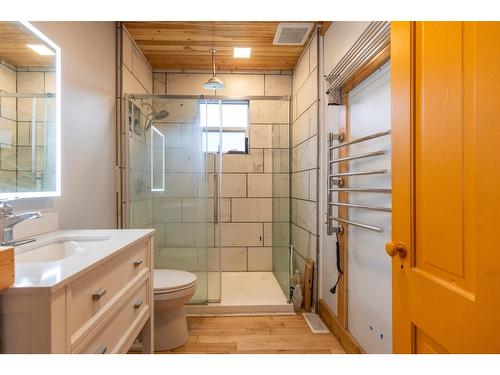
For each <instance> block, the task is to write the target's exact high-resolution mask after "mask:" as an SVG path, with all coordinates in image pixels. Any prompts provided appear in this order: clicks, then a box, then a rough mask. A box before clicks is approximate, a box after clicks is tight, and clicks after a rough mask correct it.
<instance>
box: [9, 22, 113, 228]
mask: <svg viewBox="0 0 500 375" xmlns="http://www.w3.org/2000/svg"><path fill="white" fill-rule="evenodd" d="M34 25H35V26H36V27H37V28H38V29H39V30H40V31H41V32H43V33H44V34H45V35H46V36H47V37H49V38H50V39H51V40H53V41H54V42H55V43H56V44H58V45H59V47H61V53H62V78H61V79H62V92H61V93H57V94H58V95H61V98H62V100H61V102H62V119H61V125H62V196H61V197H58V198H44V199H26V200H23V202H16V205H15V208H16V209H17V210H26V209H47V210H49V211H50V210H56V211H57V213H58V215H59V226H60V228H63V229H65V228H115V227H116V197H115V194H116V193H115V127H116V124H115V95H116V93H115V81H116V75H115V71H116V68H115V64H116V62H115V61H116V60H115V23H114V22H34ZM39 220H43V219H39Z"/></svg>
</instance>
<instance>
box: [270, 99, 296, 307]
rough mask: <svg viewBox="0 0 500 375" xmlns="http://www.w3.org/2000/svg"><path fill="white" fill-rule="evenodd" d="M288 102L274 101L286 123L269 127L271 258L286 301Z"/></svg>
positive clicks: (288, 269)
mask: <svg viewBox="0 0 500 375" xmlns="http://www.w3.org/2000/svg"><path fill="white" fill-rule="evenodd" d="M289 105H290V102H289V101H288V100H276V101H273V107H276V112H278V113H287V116H285V117H286V121H281V122H277V123H274V124H273V127H272V146H273V149H272V166H273V167H272V174H273V175H272V201H273V222H272V254H273V273H274V276H275V277H276V279H277V280H278V283H279V284H280V286H281V289H282V290H283V293H284V294H285V296H286V297H287V298H289V297H290V278H291V275H290V272H291V261H292V259H291V249H290V125H289Z"/></svg>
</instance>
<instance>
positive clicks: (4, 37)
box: [0, 22, 55, 67]
mask: <svg viewBox="0 0 500 375" xmlns="http://www.w3.org/2000/svg"><path fill="white" fill-rule="evenodd" d="M27 44H45V43H44V42H43V41H42V40H41V39H40V38H38V37H37V36H36V35H35V34H33V33H32V32H31V31H30V30H28V29H27V28H25V27H24V26H23V25H22V24H21V23H19V22H0V59H1V60H4V61H6V62H8V63H9V64H11V65H14V66H21V67H29V66H36V67H51V66H54V65H55V56H42V55H39V54H38V53H36V52H35V51H33V50H32V49H31V48H29V47H28V46H27Z"/></svg>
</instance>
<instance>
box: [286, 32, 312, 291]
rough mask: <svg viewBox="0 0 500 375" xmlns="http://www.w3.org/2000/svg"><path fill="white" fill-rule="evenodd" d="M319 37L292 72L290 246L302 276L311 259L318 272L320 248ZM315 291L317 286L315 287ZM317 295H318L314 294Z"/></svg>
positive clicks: (296, 267)
mask: <svg viewBox="0 0 500 375" xmlns="http://www.w3.org/2000/svg"><path fill="white" fill-rule="evenodd" d="M316 38H317V37H314V38H313V40H312V41H311V43H310V44H309V47H308V48H307V49H306V50H305V52H304V53H303V55H302V57H301V59H300V61H299V63H298V64H297V65H296V67H295V70H294V72H293V99H292V100H293V105H292V107H293V111H292V113H293V122H292V137H291V138H292V145H291V146H292V172H291V173H292V174H291V176H292V177H291V180H292V182H291V186H292V191H291V198H292V199H291V204H292V217H291V236H292V237H291V243H292V245H293V247H294V256H293V258H294V259H293V260H294V268H295V269H298V270H299V272H300V273H301V275H303V273H304V267H305V261H306V259H307V258H311V259H312V260H313V261H314V262H315V272H317V259H316V250H317V245H318V229H317V220H318V197H317V181H318V171H319V166H318V85H317V84H318V49H317V40H316ZM314 287H315V289H316V287H317V286H316V285H315V286H314ZM313 294H314V295H315V294H316V293H313Z"/></svg>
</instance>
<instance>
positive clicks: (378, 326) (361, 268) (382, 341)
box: [320, 22, 392, 353]
mask: <svg viewBox="0 0 500 375" xmlns="http://www.w3.org/2000/svg"><path fill="white" fill-rule="evenodd" d="M368 24H369V23H368V22H333V24H332V25H331V26H330V28H329V29H328V31H327V32H326V34H325V36H324V40H323V46H324V47H323V54H324V59H323V61H324V71H323V74H324V75H327V74H329V73H330V71H331V70H332V68H333V67H334V66H335V64H337V63H338V61H339V60H340V59H341V58H342V56H343V55H344V54H345V53H346V52H347V50H348V49H349V48H350V46H351V45H352V44H353V43H354V42H355V41H356V39H357V38H358V37H359V35H360V34H361V33H362V32H363V30H364V29H365V28H366V27H367V26H368ZM385 74H386V75H385V76H383V77H382V79H380V80H376V81H375V82H374V81H373V77H371V78H368V79H367V80H365V82H364V83H362V84H361V85H360V86H358V88H356V89H355V90H353V91H352V101H351V102H350V103H351V105H352V107H351V112H350V116H351V118H350V121H351V122H350V129H351V134H348V135H347V136H348V138H357V137H360V136H362V135H367V134H371V133H374V132H377V131H380V130H386V129H389V128H390V82H389V81H388V79H389V78H388V77H389V76H388V71H387V69H386V72H385ZM369 82H371V84H370V83H369ZM322 102H323V103H322V109H323V115H324V116H323V124H324V126H323V127H321V128H322V129H321V130H322V133H321V137H322V139H323V140H325V139H326V134H327V133H328V132H334V133H337V132H338V126H339V122H340V119H341V116H345V107H344V108H341V107H338V106H327V97H326V95H323V101H322ZM388 142H390V138H389V137H385V138H383V139H380V140H379V141H376V142H371V143H370V142H368V143H366V144H360V145H357V147H354V146H353V147H351V150H350V151H351V152H352V153H353V154H355V153H362V152H366V150H374V149H375V148H376V149H381V148H384V147H385V148H388V149H389V148H390V143H388ZM326 163H327V154H326V150H325V149H322V150H321V172H322V173H321V179H320V181H321V182H320V184H321V185H320V186H321V187H325V186H326V170H327V168H326ZM377 163H382V164H384V167H385V168H387V169H389V170H390V155H387V156H384V157H383V158H380V159H371V160H369V159H364V160H362V161H358V162H357V163H352V164H350V168H351V169H352V170H364V169H372V168H373V167H375V166H376V165H378V164H377ZM386 164H387V165H386ZM378 166H380V165H378ZM350 184H351V185H352V186H354V185H355V184H358V185H359V186H361V185H363V187H364V186H366V187H370V186H372V185H371V184H373V186H377V187H388V186H390V175H387V176H383V177H382V178H379V177H373V176H372V177H364V178H363V177H356V179H354V178H351V181H350ZM387 184H389V185H388V186H386V185H387ZM349 197H350V199H351V200H352V202H356V203H357V202H360V203H365V204H372V205H381V206H384V205H386V206H390V197H387V196H386V197H382V196H380V195H360V194H358V195H357V196H356V195H355V194H350V195H349ZM320 207H321V208H320V209H321V212H322V213H324V214H326V212H327V204H326V194H325V193H324V189H323V192H322V194H321V203H320ZM334 211H336V210H334ZM349 215H350V218H351V219H352V220H355V221H356V220H358V221H360V222H363V223H367V224H372V225H376V226H381V227H383V228H384V233H383V234H376V233H375V234H374V233H372V232H367V231H366V230H362V229H356V228H354V227H348V231H349V243H348V251H347V252H348V264H349V280H348V285H349V290H348V322H349V323H348V325H349V326H348V329H349V331H350V332H351V334H353V336H354V338H355V339H356V340H357V341H358V342H359V344H360V345H361V346H362V347H363V348H364V349H365V350H366V351H367V352H369V353H387V352H391V346H392V343H391V336H392V332H391V325H392V319H391V312H392V307H391V270H390V260H389V257H387V255H386V254H385V251H384V247H383V245H384V244H385V241H386V240H387V239H389V238H390V214H386V213H379V212H371V211H368V212H367V211H364V210H363V211H362V210H354V209H351V210H349ZM320 238H321V247H320V253H321V259H322V262H321V264H322V266H321V275H320V278H321V281H320V288H321V290H320V293H321V298H322V299H323V300H324V301H325V303H326V304H327V305H328V306H329V307H330V308H331V309H332V310H333V311H334V312H335V313H336V312H337V295H332V294H331V293H330V291H329V290H330V288H331V287H332V286H333V285H334V284H335V282H336V280H337V270H336V258H335V241H334V239H335V236H327V235H326V225H325V224H322V225H321V237H320ZM370 327H371V328H370ZM381 334H382V335H383V338H381V336H380V335H381Z"/></svg>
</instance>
